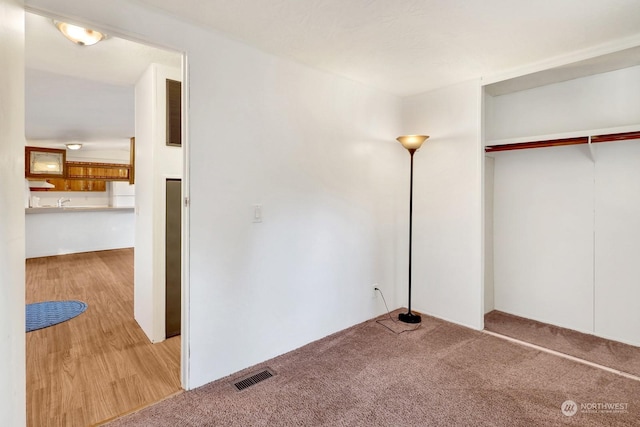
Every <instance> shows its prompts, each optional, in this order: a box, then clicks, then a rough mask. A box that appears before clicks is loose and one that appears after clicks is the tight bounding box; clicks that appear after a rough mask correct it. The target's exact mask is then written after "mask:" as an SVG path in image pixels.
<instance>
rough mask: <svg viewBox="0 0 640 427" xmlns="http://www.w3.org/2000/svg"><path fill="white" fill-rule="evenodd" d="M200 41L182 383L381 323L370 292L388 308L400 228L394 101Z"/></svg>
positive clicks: (194, 75) (193, 59)
mask: <svg viewBox="0 0 640 427" xmlns="http://www.w3.org/2000/svg"><path fill="white" fill-rule="evenodd" d="M208 43H209V45H208V46H207V43H199V44H198V46H194V50H192V51H191V52H190V53H189V55H190V56H189V63H190V66H191V73H190V78H191V80H190V82H191V85H190V89H191V93H190V95H191V116H190V118H191V124H192V126H191V128H190V131H191V141H190V142H191V144H190V147H191V148H190V153H191V155H190V159H191V177H190V179H191V210H190V220H191V236H190V238H191V247H190V251H191V284H192V286H191V345H190V351H191V356H192V357H191V373H192V378H193V379H194V381H196V380H197V381H203V380H208V379H213V378H216V377H219V376H222V375H225V374H228V373H231V372H233V371H235V370H237V369H239V368H242V367H245V366H250V365H252V364H255V363H258V362H260V361H262V360H265V359H267V358H270V357H273V356H276V355H278V354H282V353H284V352H286V351H289V350H292V349H294V348H296V347H299V346H302V345H304V344H306V343H308V342H310V341H313V340H316V339H318V338H321V337H324V336H326V335H328V334H331V333H333V332H336V331H339V330H341V329H344V328H346V327H349V326H352V325H354V324H356V323H358V322H362V321H364V320H366V319H369V318H371V317H373V316H374V315H376V314H380V313H381V312H382V310H383V309H384V308H383V306H382V304H381V302H380V298H378V299H377V300H376V299H372V298H371V295H372V290H371V289H372V284H373V283H378V284H379V285H380V287H381V289H382V290H383V292H385V295H386V297H387V298H388V301H389V303H390V305H391V307H392V308H393V307H396V306H397V305H396V302H395V301H394V298H393V294H394V288H395V286H396V280H397V272H398V271H399V268H402V269H403V270H404V265H402V266H401V267H399V266H398V265H397V263H396V257H397V251H398V247H399V246H398V242H397V240H396V239H397V236H398V235H399V231H400V230H404V229H405V227H406V217H405V216H404V215H402V216H398V213H397V212H396V206H398V203H400V202H403V204H404V200H405V198H404V197H401V189H402V188H404V186H402V185H400V181H399V180H400V175H399V173H398V172H399V171H402V170H404V167H405V166H406V163H405V160H406V158H405V155H406V153H404V152H403V149H402V148H401V147H400V146H399V144H398V143H397V142H395V137H396V136H397V135H398V134H399V129H400V122H399V120H398V113H399V101H398V99H397V98H396V97H393V96H390V95H386V94H382V93H380V92H377V91H375V90H372V89H369V88H366V87H363V86H361V85H359V84H356V83H353V82H350V81H347V80H345V79H342V78H339V77H336V76H333V75H330V74H325V73H321V72H317V71H314V70H311V69H309V68H307V67H304V66H301V65H297V64H293V63H290V62H288V61H285V60H282V59H279V58H275V57H272V56H270V55H267V54H262V53H259V52H257V51H254V50H253V49H251V48H248V47H244V46H242V45H239V44H236V43H232V42H228V41H223V40H220V39H210V40H208ZM212 50H213V51H214V52H215V54H212ZM217 58H224V60H221V61H218V60H217ZM221 62H224V65H221ZM196 106H200V107H201V108H196ZM205 124H206V125H205ZM402 183H403V182H402ZM254 204H261V205H262V211H263V221H262V222H261V223H253V222H252V217H253V207H252V206H253V205H254ZM389 297H391V298H389Z"/></svg>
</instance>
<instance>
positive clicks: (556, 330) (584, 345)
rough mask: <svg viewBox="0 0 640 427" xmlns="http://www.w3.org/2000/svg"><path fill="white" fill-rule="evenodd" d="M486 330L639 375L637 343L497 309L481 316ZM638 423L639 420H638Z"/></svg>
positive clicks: (638, 348)
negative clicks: (625, 342) (551, 323)
mask: <svg viewBox="0 0 640 427" xmlns="http://www.w3.org/2000/svg"><path fill="white" fill-rule="evenodd" d="M484 327H485V329H486V330H488V331H492V332H496V333H498V334H502V335H506V336H508V337H511V338H516V339H519V340H521V341H525V342H529V343H532V344H535V345H539V346H541V347H545V348H548V349H551V350H555V351H559V352H560V353H564V354H568V355H570V356H574V357H578V358H580V359H584V360H587V361H589V362H593V363H597V364H599V365H604V366H607V367H609V368H612V369H616V370H618V371H622V372H627V373H629V374H632V375H635V376H640V347H635V346H632V345H628V344H623V343H620V342H616V341H611V340H607V339H604V338H599V337H596V336H593V335H589V334H583V333H581V332H576V331H573V330H571V329H565V328H560V327H558V326H553V325H549V324H547V323H541V322H536V321H535V320H530V319H525V318H522V317H518V316H514V315H512V314H507V313H503V312H501V311H497V310H495V311H492V312H490V313H487V314H486V315H485V317H484ZM638 424H639V425H640V422H639V423H638Z"/></svg>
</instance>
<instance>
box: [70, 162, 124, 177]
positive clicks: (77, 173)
mask: <svg viewBox="0 0 640 427" xmlns="http://www.w3.org/2000/svg"><path fill="white" fill-rule="evenodd" d="M66 168H67V179H83V180H98V181H102V180H104V181H129V174H130V173H131V166H130V165H127V164H120V163H93V162H71V161H69V162H67V163H66Z"/></svg>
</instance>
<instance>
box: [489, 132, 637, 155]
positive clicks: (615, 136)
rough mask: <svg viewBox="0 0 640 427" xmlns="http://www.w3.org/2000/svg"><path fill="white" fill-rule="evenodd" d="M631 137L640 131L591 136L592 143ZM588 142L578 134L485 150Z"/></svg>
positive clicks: (491, 146) (521, 148)
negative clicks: (571, 136) (570, 136)
mask: <svg viewBox="0 0 640 427" xmlns="http://www.w3.org/2000/svg"><path fill="white" fill-rule="evenodd" d="M629 139H640V131H634V132H621V133H610V134H606V135H593V136H592V137H591V143H592V144H593V143H598V142H611V141H626V140H629ZM587 143H589V137H588V136H578V137H574V138H563V139H547V140H542V141H531V142H522V143H518V144H502V145H488V146H486V147H484V151H485V152H486V153H493V152H496V151H509V150H525V149H529V148H542V147H559V146H562V145H577V144H587Z"/></svg>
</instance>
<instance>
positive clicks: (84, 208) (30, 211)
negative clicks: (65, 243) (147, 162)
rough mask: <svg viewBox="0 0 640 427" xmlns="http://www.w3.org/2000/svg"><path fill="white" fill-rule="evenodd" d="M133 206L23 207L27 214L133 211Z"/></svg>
mask: <svg viewBox="0 0 640 427" xmlns="http://www.w3.org/2000/svg"><path fill="white" fill-rule="evenodd" d="M133 209H134V208H133V207H129V208H120V207H113V206H63V207H61V208H59V207H56V206H42V207H38V208H25V209H24V212H25V213H27V214H44V213H60V212H64V213H69V212H104V211H125V212H126V211H129V212H133Z"/></svg>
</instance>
